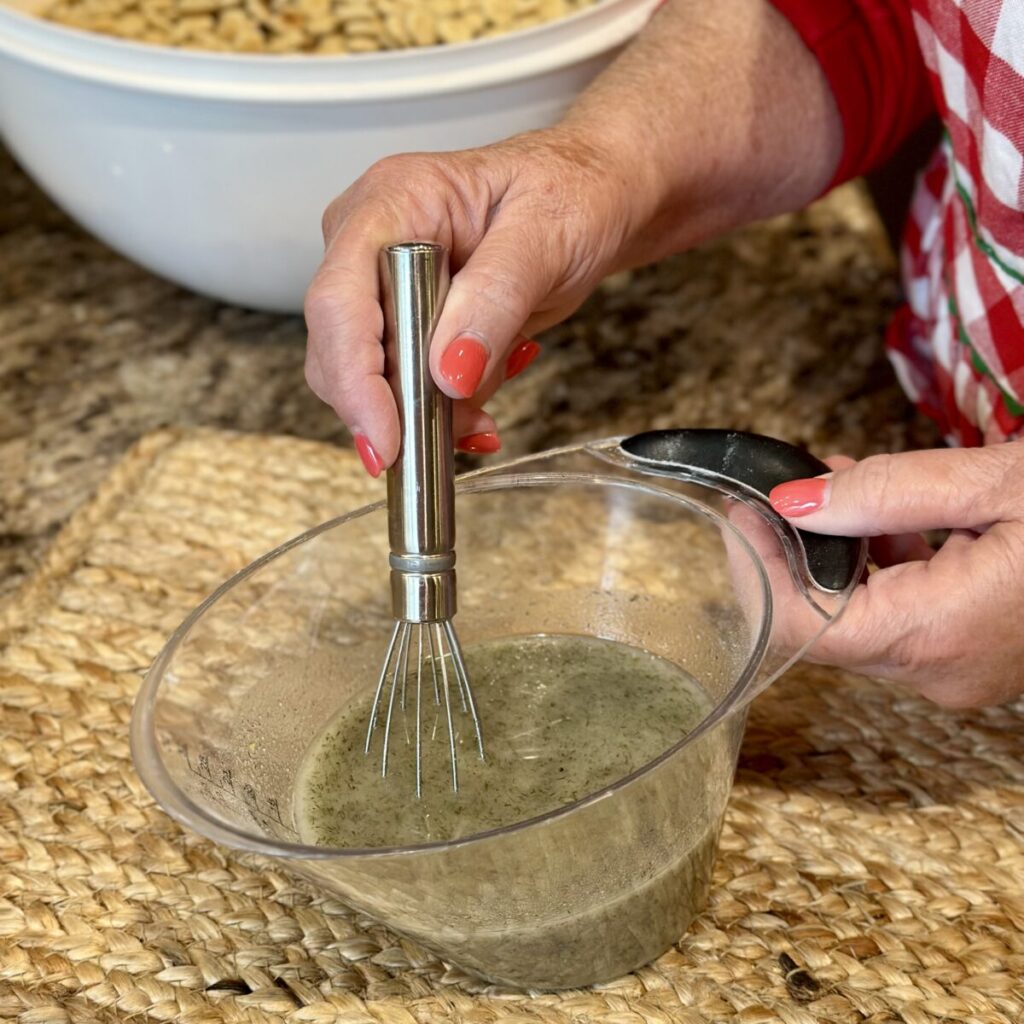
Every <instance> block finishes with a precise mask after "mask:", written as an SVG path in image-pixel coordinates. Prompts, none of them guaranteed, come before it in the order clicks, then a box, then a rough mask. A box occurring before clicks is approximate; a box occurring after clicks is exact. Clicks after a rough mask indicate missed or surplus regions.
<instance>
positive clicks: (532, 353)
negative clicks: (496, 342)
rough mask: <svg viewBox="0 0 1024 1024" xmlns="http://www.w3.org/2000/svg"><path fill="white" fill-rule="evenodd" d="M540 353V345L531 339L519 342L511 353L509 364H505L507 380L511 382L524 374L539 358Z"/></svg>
mask: <svg viewBox="0 0 1024 1024" xmlns="http://www.w3.org/2000/svg"><path fill="white" fill-rule="evenodd" d="M539 352H540V345H538V344H537V342H535V341H531V340H530V339H529V338H524V339H523V340H522V341H521V342H519V344H518V345H516V347H515V348H514V349H512V351H511V352H510V353H509V356H508V362H507V363H506V364H505V380H511V379H512V378H513V377H515V376H517V375H518V374H520V373H522V372H523V370H525V369H526V368H527V367H528V366H529V365H530V363H532V362H533V361H534V359H536V358H537V354H538V353H539Z"/></svg>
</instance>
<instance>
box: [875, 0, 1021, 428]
mask: <svg viewBox="0 0 1024 1024" xmlns="http://www.w3.org/2000/svg"><path fill="white" fill-rule="evenodd" d="M913 9H914V22H915V28H916V30H917V35H918V39H919V41H920V44H921V49H922V51H923V53H924V59H925V63H926V65H927V67H928V72H929V77H930V78H931V81H932V88H933V89H934V91H935V96H936V102H937V104H938V108H939V113H940V114H941V115H942V118H943V121H944V122H945V125H946V136H945V139H944V141H943V143H942V145H941V146H940V147H939V150H938V152H937V153H936V154H935V156H934V158H933V159H932V161H931V163H930V165H929V166H928V168H927V170H926V171H925V172H924V174H923V175H922V177H921V180H920V182H919V183H918V187H917V192H916V194H915V197H914V201H913V205H912V209H911V214H910V219H909V223H908V226H907V232H906V237H905V240H904V242H905V244H904V249H903V252H902V257H901V258H902V265H903V274H904V280H905V285H906V291H907V305H906V306H905V307H904V308H903V309H902V310H901V311H900V313H899V314H898V315H897V317H896V319H895V321H894V322H893V325H892V328H891V329H890V332H889V350H890V356H891V358H892V362H893V365H894V366H895V368H896V372H897V374H898V375H899V378H900V381H901V383H902V384H903V386H904V387H905V388H906V390H907V393H908V394H909V395H910V397H911V398H912V399H913V400H914V401H915V402H916V403H917V404H918V405H919V406H920V407H921V408H922V409H923V410H924V411H925V412H926V413H928V414H929V415H930V416H933V417H934V418H935V419H937V420H938V421H939V423H940V424H941V425H942V429H943V431H944V433H945V435H946V437H947V439H948V440H949V441H950V442H951V443H953V444H962V445H977V444H989V443H992V442H995V441H1003V440H1006V439H1008V438H1011V437H1015V436H1020V435H1021V434H1022V433H1024V0H960V2H959V3H957V2H956V0H913Z"/></svg>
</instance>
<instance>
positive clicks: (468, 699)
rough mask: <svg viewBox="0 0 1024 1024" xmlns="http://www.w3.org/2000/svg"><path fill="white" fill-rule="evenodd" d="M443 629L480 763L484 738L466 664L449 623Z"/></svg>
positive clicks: (452, 627) (453, 629) (463, 708)
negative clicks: (467, 712) (470, 722)
mask: <svg viewBox="0 0 1024 1024" xmlns="http://www.w3.org/2000/svg"><path fill="white" fill-rule="evenodd" d="M444 629H445V632H446V633H447V634H448V644H449V646H450V647H451V649H452V663H453V664H454V666H455V675H456V678H457V679H458V681H459V690H460V692H461V693H462V710H463V711H466V710H468V711H469V714H470V716H471V717H472V719H473V732H474V733H475V735H476V746H477V750H478V751H479V753H480V760H481V761H482V760H483V759H484V736H483V731H482V730H481V728H480V716H479V715H478V714H477V710H476V701H475V700H474V699H473V690H472V688H471V687H470V685H469V673H468V672H466V662H465V661H464V660H463V657H462V646H461V644H460V643H459V638H458V636H457V635H456V633H455V627H454V626H452V624H451V622H450V621H446V622H445V624H444Z"/></svg>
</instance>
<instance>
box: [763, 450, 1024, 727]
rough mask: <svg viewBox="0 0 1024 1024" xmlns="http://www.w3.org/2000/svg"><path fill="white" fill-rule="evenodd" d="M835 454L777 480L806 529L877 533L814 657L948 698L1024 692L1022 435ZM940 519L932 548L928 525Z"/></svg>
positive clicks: (983, 698) (969, 700)
mask: <svg viewBox="0 0 1024 1024" xmlns="http://www.w3.org/2000/svg"><path fill="white" fill-rule="evenodd" d="M828 461H829V465H830V466H831V467H832V469H833V472H832V473H830V474H827V475H826V476H822V477H816V478H813V479H808V480H794V481H792V482H789V483H785V484H781V485H780V486H778V487H776V488H775V489H774V490H773V491H772V493H771V502H772V505H773V506H774V507H775V509H776V511H777V512H780V513H781V514H782V515H784V516H785V517H786V518H787V519H789V520H791V521H793V525H794V526H797V527H799V528H800V529H801V530H809V531H812V532H814V533H831V534H838V535H843V536H851V537H871V538H874V539H873V540H872V543H871V552H872V555H873V557H874V559H875V562H876V563H877V564H878V565H879V566H880V567H881V568H879V569H878V570H877V571H875V572H873V573H871V574H870V576H869V577H868V578H867V580H866V582H865V583H862V584H861V585H860V586H858V587H857V589H856V590H855V591H854V593H853V596H852V598H851V600H850V604H849V606H848V607H847V609H846V611H845V613H844V614H843V616H842V618H840V620H839V621H838V623H836V625H835V626H834V627H832V628H831V629H830V630H828V631H827V632H826V633H825V635H824V636H823V637H822V638H821V640H819V641H818V644H817V645H816V646H815V648H814V651H813V658H814V660H815V661H822V662H827V663H829V664H834V665H840V666H843V667H845V668H851V669H855V670H857V671H860V672H863V673H865V674H868V675H873V676H878V677H881V678H884V679H891V680H895V681H899V682H903V683H907V684H909V685H911V686H912V687H914V688H915V689H916V690H918V691H919V692H921V693H922V694H924V695H925V696H926V697H929V698H930V699H932V700H934V701H936V702H937V703H939V704H943V705H946V706H949V707H972V706H978V705H986V704H997V703H1001V702H1003V701H1006V700H1008V699H1010V698H1012V697H1015V696H1017V695H1018V694H1020V693H1024V440H1021V441H1014V442H1009V443H1006V444H999V445H992V446H991V447H987V448H975V449H962V450H961V449H950V450H934V451H918V452H907V453H906V454H901V455H875V456H872V457H871V458H868V459H864V460H863V461H862V462H853V460H851V459H845V458H835V459H830V460H828ZM941 529H949V530H951V531H952V532H951V533H950V535H949V538H948V539H947V540H946V542H945V543H944V544H943V545H942V547H941V548H940V549H939V550H938V551H934V550H933V549H932V548H931V547H930V546H929V545H928V544H927V543H926V542H925V539H924V537H923V536H922V535H921V531H922V530H941Z"/></svg>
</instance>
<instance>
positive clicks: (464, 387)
mask: <svg viewBox="0 0 1024 1024" xmlns="http://www.w3.org/2000/svg"><path fill="white" fill-rule="evenodd" d="M440 369H441V376H442V377H444V379H445V380H446V381H447V382H448V383H449V384H450V385H451V386H452V388H453V389H454V390H455V391H456V392H458V394H459V395H461V396H462V397H463V398H469V396H470V395H472V394H473V392H474V391H476V389H477V388H478V387H479V386H480V380H481V378H482V377H483V375H484V370H486V369H487V349H485V348H484V347H483V345H481V344H480V342H479V341H477V340H476V338H456V339H455V341H453V342H452V343H451V344H450V345H449V346H448V347H447V348H446V349H445V350H444V355H442V356H441V366H440Z"/></svg>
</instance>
